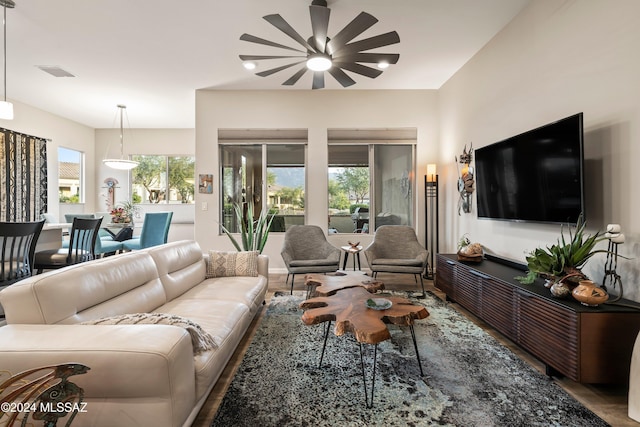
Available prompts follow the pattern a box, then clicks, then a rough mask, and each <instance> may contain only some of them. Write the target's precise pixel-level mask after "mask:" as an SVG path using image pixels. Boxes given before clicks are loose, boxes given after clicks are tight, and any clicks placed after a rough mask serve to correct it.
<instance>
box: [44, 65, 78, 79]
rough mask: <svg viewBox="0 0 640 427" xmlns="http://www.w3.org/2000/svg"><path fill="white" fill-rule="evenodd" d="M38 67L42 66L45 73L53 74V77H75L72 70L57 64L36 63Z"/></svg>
mask: <svg viewBox="0 0 640 427" xmlns="http://www.w3.org/2000/svg"><path fill="white" fill-rule="evenodd" d="M36 67H38V68H40V69H41V70H42V71H44V72H45V73H49V74H51V75H52V76H53V77H75V76H74V75H73V74H71V73H70V72H68V71H65V70H63V69H62V68H60V67H58V66H56V65H36Z"/></svg>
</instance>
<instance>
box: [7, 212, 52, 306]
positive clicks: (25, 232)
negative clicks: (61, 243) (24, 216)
mask: <svg viewBox="0 0 640 427" xmlns="http://www.w3.org/2000/svg"><path fill="white" fill-rule="evenodd" d="M43 225H44V220H41V221H34V222H0V290H2V289H4V288H6V287H7V286H9V285H11V284H13V283H15V282H17V281H19V280H22V279H24V278H26V277H29V276H31V273H32V272H33V265H34V264H33V258H34V254H35V250H36V242H37V241H38V237H40V232H41V231H42V226H43ZM2 317H4V310H3V309H2V306H0V318H2Z"/></svg>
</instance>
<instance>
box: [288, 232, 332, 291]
mask: <svg viewBox="0 0 640 427" xmlns="http://www.w3.org/2000/svg"><path fill="white" fill-rule="evenodd" d="M281 255H282V259H283V260H284V263H285V265H286V266H287V271H288V274H287V281H286V283H288V282H289V276H292V278H291V293H292V294H293V282H294V280H295V279H296V274H307V273H331V272H334V271H338V269H339V268H340V249H338V248H336V247H335V246H333V245H332V244H331V243H329V242H328V241H327V238H326V236H325V235H324V232H323V231H322V229H321V228H320V227H318V226H317V225H293V226H291V227H290V228H289V229H288V230H287V232H286V233H285V234H284V244H283V247H282V252H281Z"/></svg>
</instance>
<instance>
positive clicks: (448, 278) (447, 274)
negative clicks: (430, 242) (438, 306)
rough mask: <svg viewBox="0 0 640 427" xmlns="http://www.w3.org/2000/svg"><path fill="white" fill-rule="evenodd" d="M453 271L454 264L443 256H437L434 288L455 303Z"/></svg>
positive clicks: (454, 268)
mask: <svg viewBox="0 0 640 427" xmlns="http://www.w3.org/2000/svg"><path fill="white" fill-rule="evenodd" d="M455 270H456V263H455V262H453V261H451V260H448V259H446V258H445V257H443V256H440V255H438V256H437V262H436V272H437V273H436V281H435V286H436V287H437V288H438V289H440V290H441V291H442V292H444V293H445V294H446V295H447V298H449V299H452V300H454V301H455V299H456V297H455V286H454V283H455V282H454V280H455Z"/></svg>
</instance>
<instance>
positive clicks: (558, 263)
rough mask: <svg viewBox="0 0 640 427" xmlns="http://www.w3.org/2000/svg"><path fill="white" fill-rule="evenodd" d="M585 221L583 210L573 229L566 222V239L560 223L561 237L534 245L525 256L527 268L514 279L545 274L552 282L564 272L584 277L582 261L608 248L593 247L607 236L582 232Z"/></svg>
mask: <svg viewBox="0 0 640 427" xmlns="http://www.w3.org/2000/svg"><path fill="white" fill-rule="evenodd" d="M585 227H586V222H585V221H584V217H583V215H582V214H580V216H579V217H578V221H577V223H576V226H575V230H574V231H573V232H572V231H571V227H570V226H569V227H568V229H569V239H566V238H565V225H562V226H561V231H560V238H559V239H558V242H557V244H555V245H553V246H551V247H546V248H536V249H535V250H533V251H532V252H531V253H529V255H528V256H527V257H526V259H527V267H528V272H527V274H526V276H518V277H516V280H518V281H519V282H520V283H523V284H530V283H533V281H534V280H535V279H536V278H537V277H544V278H545V279H549V280H550V281H551V282H556V281H560V280H561V279H562V278H564V277H565V276H569V277H570V280H571V281H573V282H575V283H577V282H578V281H579V280H584V279H587V276H586V275H584V274H583V273H582V271H581V269H582V267H583V266H584V264H585V263H586V262H587V261H588V260H589V259H590V258H591V257H592V256H593V255H595V254H597V253H606V252H608V251H607V250H605V249H601V250H594V248H595V246H596V244H597V243H598V242H600V241H602V240H605V239H606V237H603V236H601V234H600V232H597V233H596V234H594V235H585Z"/></svg>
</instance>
